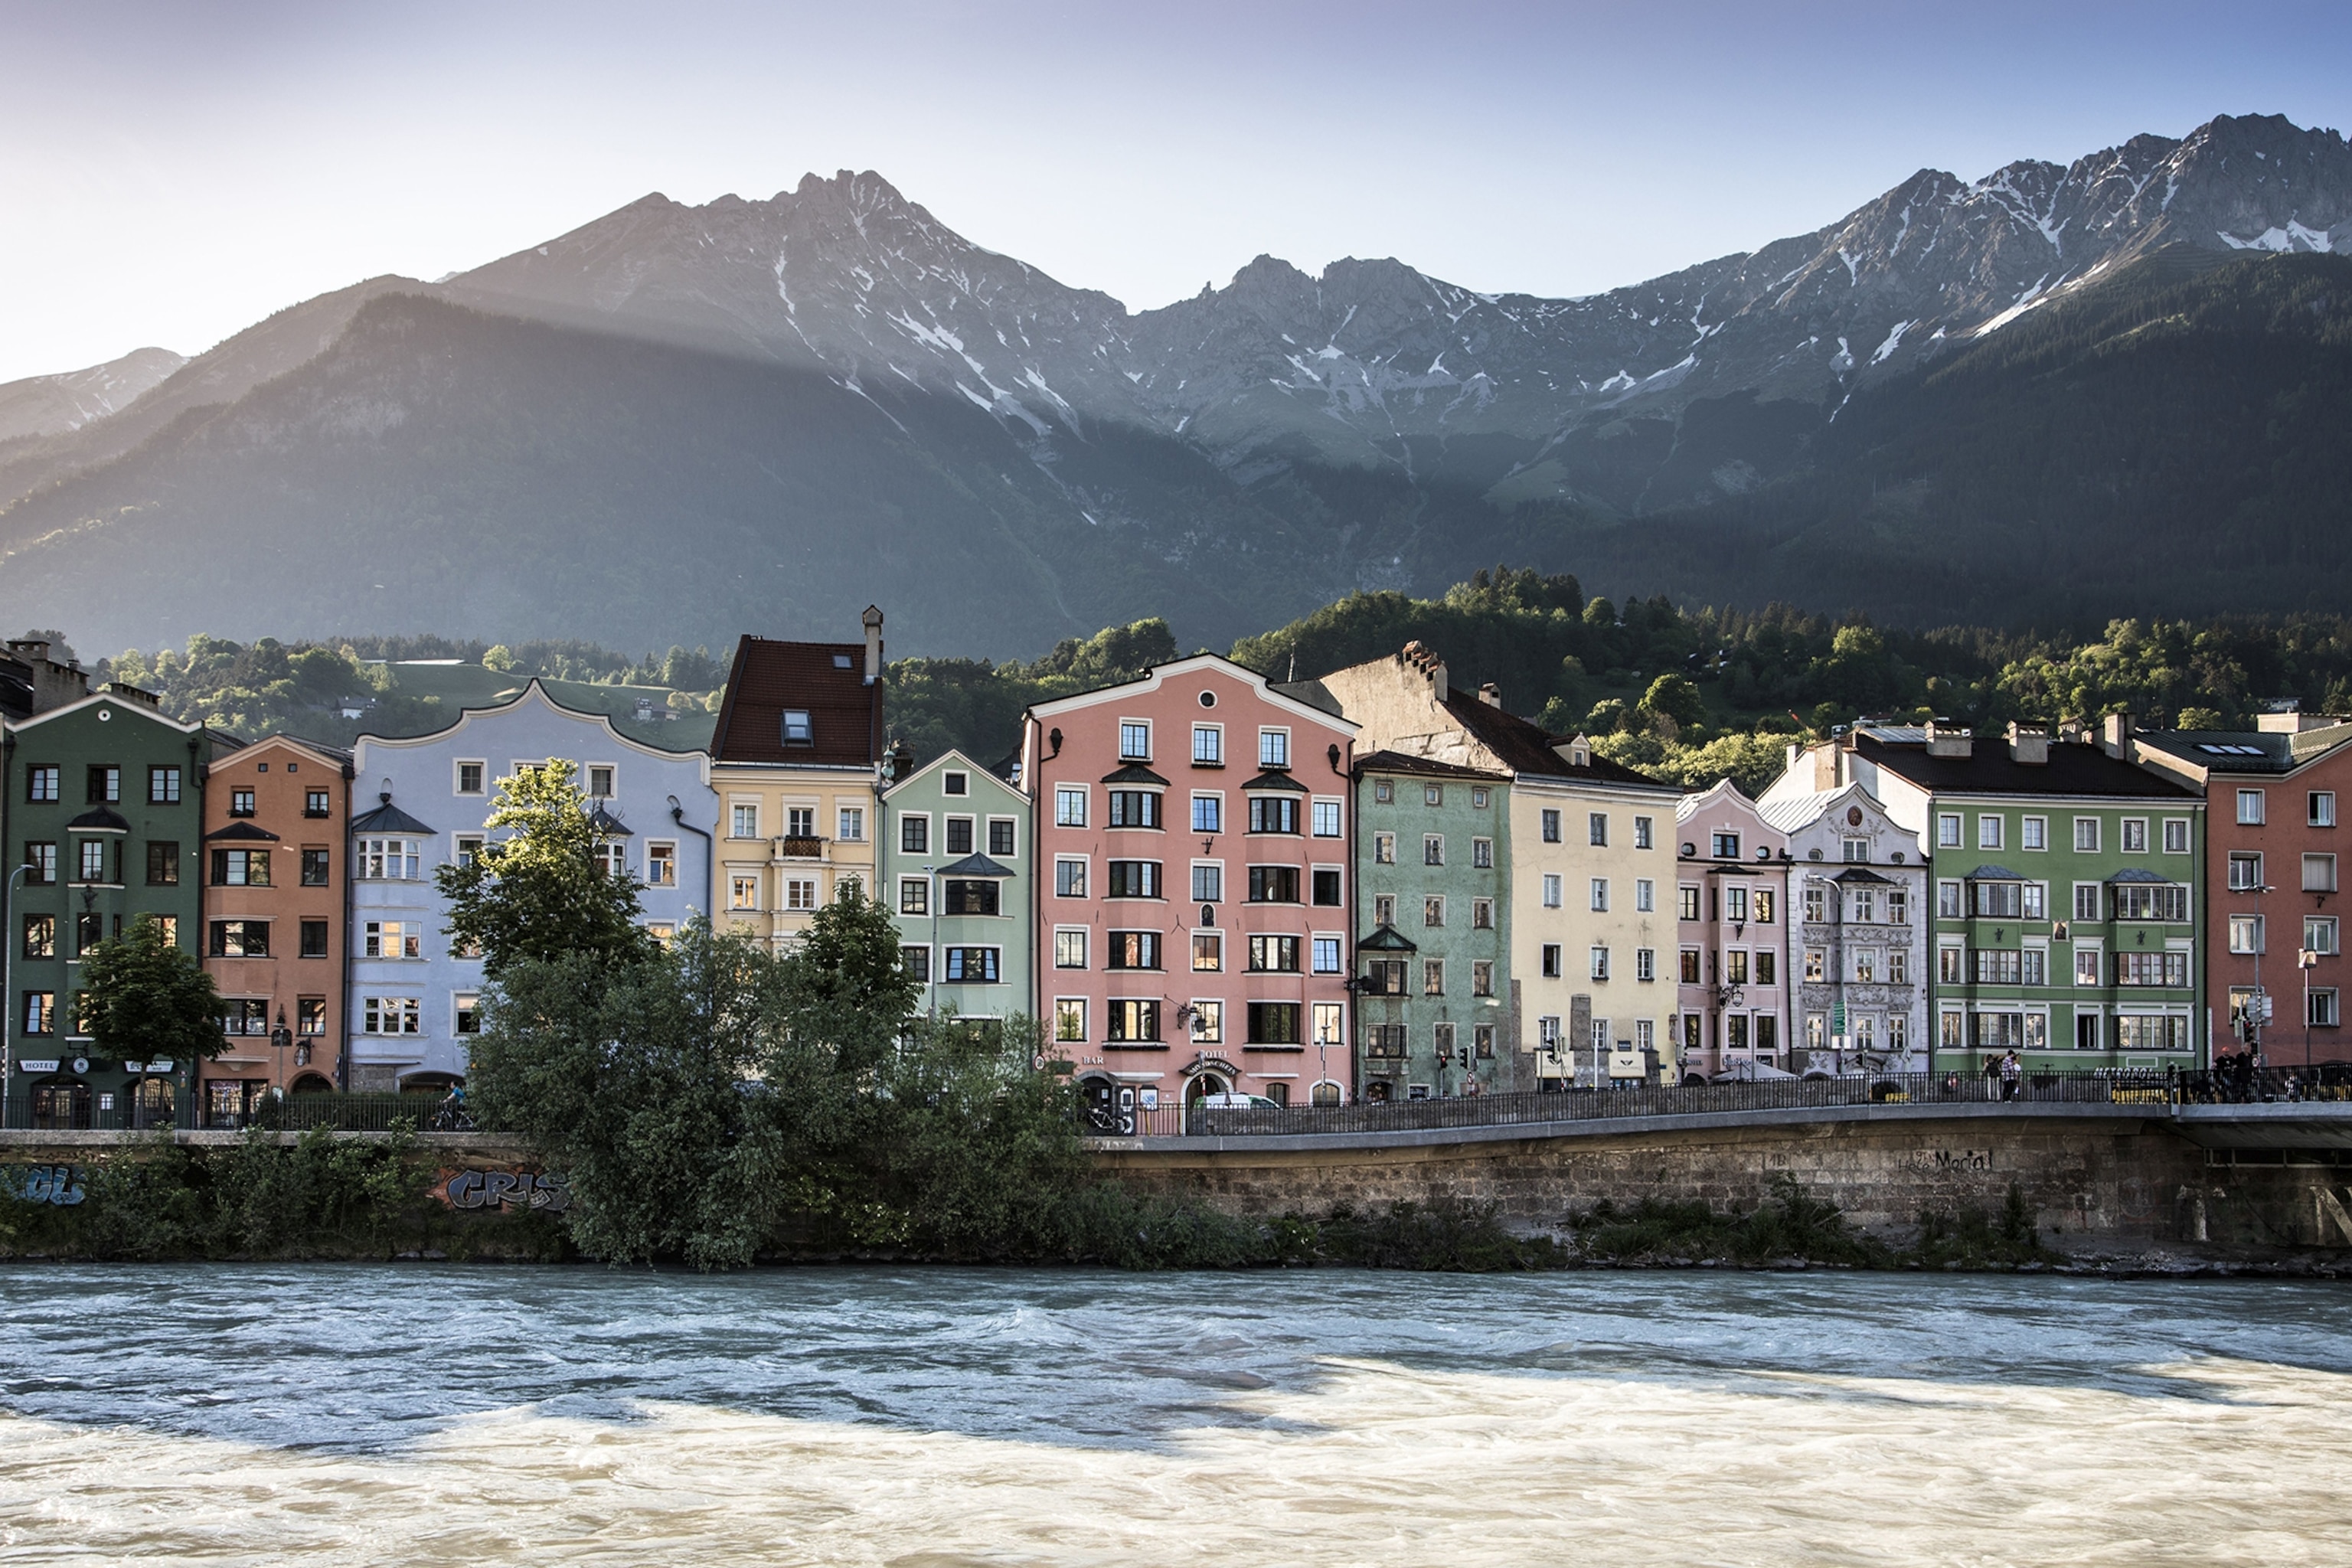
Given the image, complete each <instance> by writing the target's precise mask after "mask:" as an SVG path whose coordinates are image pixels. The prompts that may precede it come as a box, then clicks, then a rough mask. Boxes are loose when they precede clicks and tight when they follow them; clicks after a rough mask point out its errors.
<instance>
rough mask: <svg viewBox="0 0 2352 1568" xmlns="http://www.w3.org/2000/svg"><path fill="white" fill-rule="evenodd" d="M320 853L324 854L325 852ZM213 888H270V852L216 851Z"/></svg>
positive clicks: (262, 850) (257, 850) (214, 852)
mask: <svg viewBox="0 0 2352 1568" xmlns="http://www.w3.org/2000/svg"><path fill="white" fill-rule="evenodd" d="M320 853H321V854H323V853H324V851H323V850H322V851H320ZM213 886H215V887H216V888H266V887H268V886H269V851H268V850H267V849H215V850H214V851H213Z"/></svg>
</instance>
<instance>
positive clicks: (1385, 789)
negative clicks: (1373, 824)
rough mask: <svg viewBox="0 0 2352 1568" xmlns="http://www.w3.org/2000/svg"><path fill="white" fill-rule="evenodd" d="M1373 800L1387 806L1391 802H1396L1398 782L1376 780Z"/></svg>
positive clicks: (1373, 786)
mask: <svg viewBox="0 0 2352 1568" xmlns="http://www.w3.org/2000/svg"><path fill="white" fill-rule="evenodd" d="M1372 799H1373V800H1374V801H1375V802H1377V803H1378V804H1380V805H1388V804H1389V803H1390V802H1391V801H1393V800H1395V799H1396V781H1395V780H1394V779H1374V780H1373V781H1372Z"/></svg>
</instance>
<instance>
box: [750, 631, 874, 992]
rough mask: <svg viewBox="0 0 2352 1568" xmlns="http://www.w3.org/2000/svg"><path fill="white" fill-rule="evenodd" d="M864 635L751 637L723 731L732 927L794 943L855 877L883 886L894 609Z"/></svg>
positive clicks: (868, 887) (866, 885)
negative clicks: (885, 671) (887, 692)
mask: <svg viewBox="0 0 2352 1568" xmlns="http://www.w3.org/2000/svg"><path fill="white" fill-rule="evenodd" d="M864 620H865V629H866V640H865V641H864V642H863V643H862V644H860V643H808V642H780V641H777V640H774V639H772V638H769V637H745V638H744V639H743V640H742V642H741V644H740V645H739V646H738V647H737V648H736V650H735V664H734V668H733V669H732V670H731V671H730V673H729V676H728V680H727V700H726V702H725V705H724V706H723V707H721V708H720V710H719V728H718V732H717V733H716V734H715V735H714V736H713V737H712V738H711V743H710V752H711V764H710V784H711V788H712V789H713V790H715V791H716V792H717V793H718V795H719V827H718V837H717V841H716V843H715V844H714V845H713V847H712V853H711V857H710V864H711V881H712V887H711V891H710V907H711V909H712V910H713V911H714V916H713V920H714V923H716V924H718V925H719V929H721V930H729V929H732V930H735V931H745V932H749V933H750V934H751V935H754V936H757V937H759V938H760V939H761V940H762V941H764V942H768V943H769V944H770V945H772V946H777V947H782V946H788V945H790V944H791V942H793V940H794V939H795V938H797V937H798V936H800V935H801V934H802V933H803V932H804V931H807V930H808V926H809V922H810V921H812V920H814V918H815V915H816V911H817V910H818V909H820V908H821V907H823V905H824V904H825V903H826V902H827V901H829V900H832V899H833V898H834V897H835V894H836V893H838V892H839V891H840V889H842V888H843V887H844V886H845V885H847V884H851V883H855V884H856V886H858V887H859V888H860V889H862V890H863V891H865V893H866V895H867V896H868V897H872V896H873V893H874V889H875V880H874V865H875V853H874V851H875V845H874V839H875V835H876V834H877V833H878V832H880V831H881V824H882V811H881V782H882V773H881V762H882V753H883V731H882V612H881V611H880V610H878V609H876V608H874V607H873V606H872V605H868V606H867V607H866V615H865V617H864Z"/></svg>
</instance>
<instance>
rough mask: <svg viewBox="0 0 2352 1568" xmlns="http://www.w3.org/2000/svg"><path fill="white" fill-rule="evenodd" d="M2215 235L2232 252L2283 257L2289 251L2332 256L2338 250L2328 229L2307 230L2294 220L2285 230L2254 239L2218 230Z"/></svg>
mask: <svg viewBox="0 0 2352 1568" xmlns="http://www.w3.org/2000/svg"><path fill="white" fill-rule="evenodd" d="M2214 233H2215V234H2216V235H2218V236H2219V237H2220V238H2221V243H2222V244H2224V245H2226V246H2228V247H2230V248H2231V249H2232V250H2269V251H2275V252H2278V253H2280V254H2282V255H2284V254H2285V253H2286V252H2289V251H2298V250H2315V251H2318V252H2320V253H2321V254H2323V255H2332V254H2333V253H2334V252H2335V249H2336V237H2335V236H2334V235H2333V234H2331V233H2329V232H2328V231H2327V230H2326V229H2317V228H2305V226H2303V225H2302V224H2301V223H2299V222H2297V221H2296V220H2295V219H2294V218H2289V219H2288V220H2287V223H2286V226H2285V227H2284V228H2266V229H2264V230H2263V232H2262V233H2260V234H2258V235H2256V236H2255V237H2253V238H2252V239H2240V238H2239V237H2237V236H2236V235H2234V234H2231V233H2230V232H2229V231H2228V230H2226V229H2216V230H2215V231H2214Z"/></svg>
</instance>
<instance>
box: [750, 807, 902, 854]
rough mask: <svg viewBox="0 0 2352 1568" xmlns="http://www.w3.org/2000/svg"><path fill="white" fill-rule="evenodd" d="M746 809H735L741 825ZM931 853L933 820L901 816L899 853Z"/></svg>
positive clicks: (899, 820) (899, 823)
mask: <svg viewBox="0 0 2352 1568" xmlns="http://www.w3.org/2000/svg"><path fill="white" fill-rule="evenodd" d="M746 809H748V808H746V807H744V806H740V805H739V806H737V807H736V808H735V815H736V821H737V823H738V824H739V825H740V823H741V821H742V814H743V812H744V811H745V810H746ZM735 837H738V838H748V837H755V836H754V835H751V834H746V833H740V832H739V833H737V834H736V835H735ZM930 852H931V819H930V818H929V817H928V816H919V815H916V814H912V813H910V814H908V815H907V816H901V817H900V818H899V819H898V853H900V854H901V855H928V854H929V853H930Z"/></svg>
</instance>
